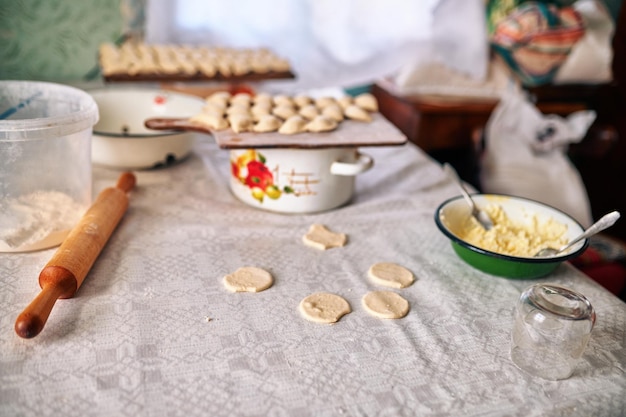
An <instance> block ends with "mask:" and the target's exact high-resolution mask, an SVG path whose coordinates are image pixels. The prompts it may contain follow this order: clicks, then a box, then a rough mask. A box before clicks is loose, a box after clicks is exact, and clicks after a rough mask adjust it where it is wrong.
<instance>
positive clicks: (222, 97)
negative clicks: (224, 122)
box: [206, 91, 232, 101]
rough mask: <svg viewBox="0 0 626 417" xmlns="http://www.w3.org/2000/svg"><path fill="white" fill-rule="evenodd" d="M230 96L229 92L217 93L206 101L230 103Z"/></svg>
mask: <svg viewBox="0 0 626 417" xmlns="http://www.w3.org/2000/svg"><path fill="white" fill-rule="evenodd" d="M231 96H232V94H230V93H229V92H228V91H216V92H215V93H213V94H211V95H210V96H208V97H207V98H206V101H228V100H230V97H231Z"/></svg>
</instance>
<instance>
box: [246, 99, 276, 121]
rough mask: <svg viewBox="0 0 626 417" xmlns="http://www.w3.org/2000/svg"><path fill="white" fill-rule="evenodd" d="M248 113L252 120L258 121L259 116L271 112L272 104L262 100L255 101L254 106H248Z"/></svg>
mask: <svg viewBox="0 0 626 417" xmlns="http://www.w3.org/2000/svg"><path fill="white" fill-rule="evenodd" d="M250 113H251V114H252V118H253V119H254V121H255V122H258V121H259V119H260V118H261V116H265V115H267V114H272V104H271V103H269V104H266V103H263V102H259V103H256V104H255V105H254V106H252V107H250Z"/></svg>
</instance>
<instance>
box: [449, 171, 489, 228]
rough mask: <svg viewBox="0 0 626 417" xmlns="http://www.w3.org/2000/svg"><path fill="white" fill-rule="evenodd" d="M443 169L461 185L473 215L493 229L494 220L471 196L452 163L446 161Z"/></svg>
mask: <svg viewBox="0 0 626 417" xmlns="http://www.w3.org/2000/svg"><path fill="white" fill-rule="evenodd" d="M443 170H444V172H445V173H446V174H447V175H448V177H450V179H452V180H453V181H454V182H455V183H456V185H458V186H459V188H460V190H461V193H462V194H463V197H464V198H465V201H467V203H468V204H469V205H470V207H471V209H472V216H473V217H474V218H475V219H476V221H477V222H478V223H479V224H480V225H481V226H482V227H483V228H484V229H485V230H489V229H491V228H492V227H493V221H491V218H490V217H489V215H488V214H487V213H486V212H485V211H484V210H481V209H479V208H478V207H477V206H476V204H475V203H474V200H472V197H470V195H469V193H468V192H467V190H466V189H465V186H464V185H463V181H461V179H460V178H459V174H457V173H456V171H455V170H454V168H452V165H450V164H448V163H447V162H446V163H445V164H443Z"/></svg>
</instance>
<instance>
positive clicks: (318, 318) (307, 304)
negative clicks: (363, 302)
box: [299, 292, 352, 323]
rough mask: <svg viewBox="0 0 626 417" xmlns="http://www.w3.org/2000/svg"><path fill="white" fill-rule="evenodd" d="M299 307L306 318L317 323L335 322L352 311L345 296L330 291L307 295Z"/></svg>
mask: <svg viewBox="0 0 626 417" xmlns="http://www.w3.org/2000/svg"><path fill="white" fill-rule="evenodd" d="M299 309H300V313H301V314H302V316H304V318H305V319H307V320H310V321H314V322H316V323H335V322H337V321H338V320H339V319H340V318H341V317H343V316H344V315H346V314H348V313H350V312H351V311H352V309H351V308H350V304H348V302H347V301H346V300H345V299H344V298H342V297H340V296H338V295H335V294H331V293H328V292H318V293H315V294H311V295H309V296H307V297H305V298H304V299H303V300H302V301H301V302H300V305H299Z"/></svg>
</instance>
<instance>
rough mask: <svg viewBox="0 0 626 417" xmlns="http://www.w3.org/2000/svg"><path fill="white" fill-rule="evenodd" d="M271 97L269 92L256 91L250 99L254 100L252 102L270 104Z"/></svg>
mask: <svg viewBox="0 0 626 417" xmlns="http://www.w3.org/2000/svg"><path fill="white" fill-rule="evenodd" d="M272 99H273V97H272V95H271V94H269V93H258V94H257V95H255V96H254V97H253V98H252V101H253V102H254V104H260V103H263V104H268V105H270V106H271V105H272V104H273V102H272Z"/></svg>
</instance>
